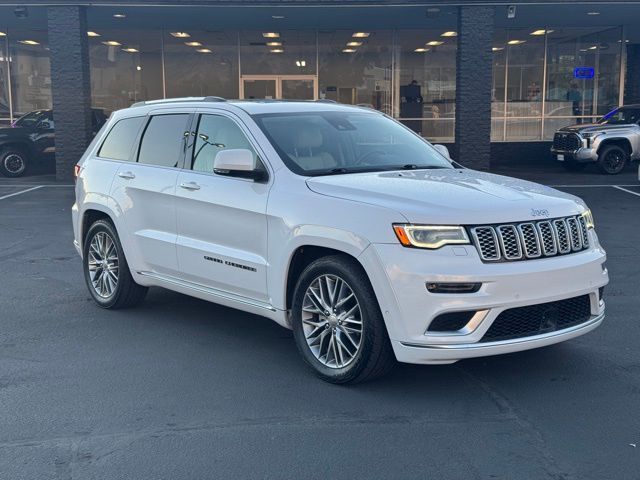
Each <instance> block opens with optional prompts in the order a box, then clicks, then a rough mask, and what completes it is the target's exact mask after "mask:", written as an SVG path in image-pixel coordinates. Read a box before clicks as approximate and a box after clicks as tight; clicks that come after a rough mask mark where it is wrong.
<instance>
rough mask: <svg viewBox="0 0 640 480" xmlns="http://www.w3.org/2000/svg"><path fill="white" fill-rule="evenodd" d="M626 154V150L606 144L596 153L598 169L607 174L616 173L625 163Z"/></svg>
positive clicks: (620, 170)
mask: <svg viewBox="0 0 640 480" xmlns="http://www.w3.org/2000/svg"><path fill="white" fill-rule="evenodd" d="M627 160H628V155H627V152H626V151H625V150H624V149H623V148H621V147H619V146H617V145H608V146H606V147H604V149H603V150H602V151H601V152H600V154H599V155H598V164H599V165H600V169H601V170H602V171H603V172H604V173H606V174H609V175H616V174H618V173H620V172H622V170H624V167H625V166H626V165H627Z"/></svg>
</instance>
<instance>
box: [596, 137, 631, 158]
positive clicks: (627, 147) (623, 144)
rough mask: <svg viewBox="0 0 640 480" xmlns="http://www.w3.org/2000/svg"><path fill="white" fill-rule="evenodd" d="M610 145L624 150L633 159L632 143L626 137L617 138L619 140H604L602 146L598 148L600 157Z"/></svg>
mask: <svg viewBox="0 0 640 480" xmlns="http://www.w3.org/2000/svg"><path fill="white" fill-rule="evenodd" d="M610 145H615V146H617V147H620V148H622V149H623V150H624V151H625V152H626V153H627V155H628V156H629V157H631V154H632V153H633V147H632V146H631V141H630V140H629V139H628V138H625V137H617V138H607V139H605V140H603V141H602V143H600V146H599V147H598V155H600V153H601V152H602V150H604V149H605V148H607V147H608V146H610Z"/></svg>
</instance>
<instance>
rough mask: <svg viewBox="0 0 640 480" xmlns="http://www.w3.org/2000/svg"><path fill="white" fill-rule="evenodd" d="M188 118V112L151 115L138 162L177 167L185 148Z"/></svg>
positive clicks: (141, 144)
mask: <svg viewBox="0 0 640 480" xmlns="http://www.w3.org/2000/svg"><path fill="white" fill-rule="evenodd" d="M188 119H189V115H188V114H186V113H179V114H168V115H155V116H153V117H151V120H149V124H148V125H147V128H146V130H145V131H144V135H143V136H142V142H141V143H140V153H139V154H138V162H140V163H146V164H148V165H160V166H163V167H177V166H178V162H179V161H180V156H181V154H182V150H183V148H184V143H185V141H184V138H185V137H184V133H185V131H186V130H187V120H188Z"/></svg>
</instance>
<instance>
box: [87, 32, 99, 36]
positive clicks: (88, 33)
mask: <svg viewBox="0 0 640 480" xmlns="http://www.w3.org/2000/svg"><path fill="white" fill-rule="evenodd" d="M87 36H88V37H99V36H100V34H99V33H97V32H87Z"/></svg>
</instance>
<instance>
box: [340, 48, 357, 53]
mask: <svg viewBox="0 0 640 480" xmlns="http://www.w3.org/2000/svg"><path fill="white" fill-rule="evenodd" d="M355 52H356V49H355V48H343V49H342V53H355Z"/></svg>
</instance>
